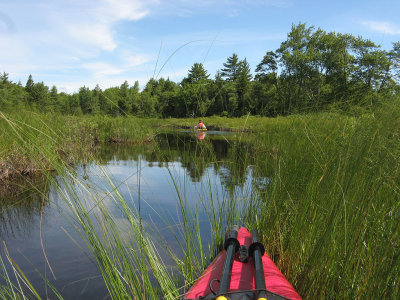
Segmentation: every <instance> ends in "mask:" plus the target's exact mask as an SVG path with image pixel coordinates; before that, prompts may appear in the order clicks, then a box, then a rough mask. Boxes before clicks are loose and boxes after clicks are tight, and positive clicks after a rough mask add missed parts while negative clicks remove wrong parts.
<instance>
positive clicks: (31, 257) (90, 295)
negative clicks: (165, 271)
mask: <svg viewBox="0 0 400 300" xmlns="http://www.w3.org/2000/svg"><path fill="white" fill-rule="evenodd" d="M235 142H237V137H236V136H235V134H232V133H221V132H207V133H206V134H203V133H200V135H199V134H197V135H195V134H194V133H193V132H181V133H174V134H172V133H170V134H162V135H160V136H159V137H158V138H157V144H156V145H147V146H140V147H139V146H132V145H128V146H127V145H123V146H122V145H108V146H102V147H101V148H99V149H98V151H97V152H96V153H95V159H94V160H93V161H92V162H90V163H87V164H85V165H81V166H78V167H77V168H76V173H77V176H78V178H80V181H81V182H82V183H83V184H84V185H85V187H88V188H89V189H90V190H91V192H93V193H95V194H96V195H97V197H103V196H105V193H106V191H109V190H111V187H110V185H109V184H108V183H107V179H106V177H105V174H107V176H109V178H111V180H112V182H113V183H114V184H115V185H116V186H118V191H119V192H120V194H121V195H122V196H123V197H124V199H128V202H129V203H130V205H131V206H132V207H136V208H138V207H139V206H140V214H141V216H142V218H143V220H144V222H148V223H149V224H150V223H151V224H155V225H156V226H157V227H158V230H159V231H160V232H161V233H163V234H164V233H165V235H168V232H169V231H168V230H164V229H165V226H166V224H165V222H163V221H162V220H161V218H160V215H161V216H162V218H164V220H165V219H167V221H168V223H169V224H177V223H179V218H180V216H179V213H178V204H177V192H176V191H175V188H174V182H175V184H176V185H177V187H178V189H179V190H180V192H181V193H182V194H183V195H184V197H185V199H187V206H188V209H189V211H190V210H195V209H196V208H197V209H199V207H201V205H199V202H198V201H197V200H198V199H199V198H202V199H207V197H209V195H207V193H210V191H209V189H210V188H209V187H212V191H211V192H212V193H213V195H215V196H214V197H216V198H218V197H221V198H223V197H224V195H226V193H227V191H230V192H231V193H232V192H233V193H243V194H246V189H249V182H250V181H251V180H250V179H249V178H251V177H252V169H251V167H249V166H248V164H250V163H251V162H249V161H246V160H241V161H243V166H238V165H237V164H236V165H235V164H232V160H235V155H239V156H240V155H241V154H240V153H236V152H237V151H236V152H235V153H233V152H232V145H233V144H234V143H235ZM167 167H168V168H167ZM258 182H259V183H260V184H263V185H265V184H267V183H268V182H267V181H266V179H265V178H264V179H263V178H262V177H260V178H258ZM21 184H23V183H22V182H21ZM25 184H26V182H25ZM32 184H33V185H34V186H35V188H30V189H21V190H20V191H18V193H17V194H16V195H7V193H2V198H3V199H2V201H1V214H0V218H1V219H0V236H1V238H2V240H3V241H4V242H5V244H6V246H7V248H8V250H9V252H10V255H11V257H12V258H13V259H14V260H15V261H16V262H17V263H18V265H19V267H20V268H21V269H22V270H23V272H24V273H25V275H26V276H27V277H28V278H29V279H30V280H31V282H32V283H33V285H34V286H35V288H36V289H37V290H38V291H39V293H40V294H41V295H46V294H47V293H49V295H50V298H52V299H53V298H54V296H52V294H51V292H49V291H48V290H46V288H45V284H44V283H43V279H42V278H41V277H40V276H39V275H38V272H40V273H41V274H42V275H44V276H46V278H48V279H49V280H50V282H51V283H52V284H53V285H54V286H55V287H56V288H57V290H58V291H59V292H60V293H61V294H62V296H63V297H64V298H66V299H103V298H107V295H108V293H107V290H106V287H105V285H104V283H103V280H102V278H101V276H100V274H99V271H98V270H97V267H96V265H95V263H94V262H93V259H92V258H91V256H90V254H88V253H87V251H86V250H85V249H86V248H85V246H84V244H83V242H82V240H81V238H80V237H79V235H78V234H77V233H76V231H75V230H74V229H73V228H72V226H71V223H70V221H69V220H70V218H69V217H68V211H69V209H68V207H67V206H66V205H65V201H64V200H63V199H61V198H60V196H59V192H57V190H56V189H55V187H54V184H49V183H47V182H46V181H45V180H44V179H42V180H41V179H36V182H33V183H32ZM204 193H205V194H204ZM84 197H85V193H82V198H84ZM139 199H140V201H139ZM104 201H105V205H106V206H107V207H109V208H110V211H112V212H113V213H114V215H115V216H117V217H118V214H119V212H118V210H117V209H115V208H113V206H112V203H107V201H110V200H107V197H104ZM108 205H109V206H108ZM199 211H200V212H199V217H200V226H201V228H202V229H203V232H206V233H207V232H210V231H209V230H207V228H208V227H209V226H210V225H209V222H208V218H207V215H206V214H205V212H202V210H201V209H200V210H199ZM166 238H167V239H168V236H166ZM207 238H210V237H207V236H206V237H205V240H206V239H207ZM72 239H75V240H76V243H78V244H79V245H80V246H81V247H79V246H78V245H77V244H76V243H75V242H74V241H72ZM171 245H172V247H174V244H173V243H172V244H171ZM175 246H176V245H175ZM176 247H177V246H176ZM2 248H4V246H3V245H2ZM3 253H4V251H3ZM44 253H45V254H46V255H44ZM3 258H4V254H3ZM53 274H54V275H53Z"/></svg>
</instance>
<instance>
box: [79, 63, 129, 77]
mask: <svg viewBox="0 0 400 300" xmlns="http://www.w3.org/2000/svg"><path fill="white" fill-rule="evenodd" d="M82 67H83V68H84V69H86V70H89V71H91V72H93V74H94V76H95V77H102V76H107V75H118V74H121V73H122V72H124V70H123V69H120V68H116V67H114V66H112V65H110V64H107V63H104V62H92V63H85V64H83V65H82Z"/></svg>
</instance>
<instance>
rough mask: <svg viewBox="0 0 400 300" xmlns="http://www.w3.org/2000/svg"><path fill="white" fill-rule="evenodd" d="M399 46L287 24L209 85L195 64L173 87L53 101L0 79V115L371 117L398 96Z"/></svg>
mask: <svg viewBox="0 0 400 300" xmlns="http://www.w3.org/2000/svg"><path fill="white" fill-rule="evenodd" d="M399 81H400V42H397V43H394V44H393V49H392V50H390V51H386V50H382V49H381V47H380V46H378V45H376V44H375V43H374V42H372V41H370V40H368V39H363V38H362V37H359V36H358V37H355V36H353V35H350V34H341V33H336V32H326V31H324V30H322V29H320V28H318V29H316V28H314V27H313V26H307V25H306V24H304V23H299V24H297V25H295V24H293V25H292V28H291V30H290V32H289V33H288V35H287V38H286V40H285V41H283V42H282V43H281V45H280V47H279V48H278V49H276V50H275V51H272V50H268V51H266V54H265V55H264V57H263V58H262V60H261V62H260V63H259V64H258V65H257V66H256V68H255V76H254V78H253V74H252V72H251V68H250V65H249V63H248V62H247V60H246V58H244V59H239V57H238V55H237V54H236V53H233V54H232V55H231V56H230V57H228V58H227V60H226V62H225V63H223V68H222V69H221V70H219V71H218V72H217V74H216V75H215V78H214V79H210V74H209V73H208V71H207V70H206V69H205V68H204V65H203V63H194V64H193V65H192V67H191V68H190V69H189V71H188V74H187V76H186V77H185V78H184V79H183V80H182V81H181V82H180V83H175V82H172V81H171V80H169V79H164V78H159V79H158V78H150V79H149V81H148V82H147V83H146V85H145V87H144V88H143V89H142V90H141V91H140V89H139V83H138V82H137V81H136V82H135V83H134V85H133V86H130V85H129V83H128V82H127V81H125V82H124V83H123V84H121V86H119V87H111V88H108V89H106V90H104V91H103V90H101V89H100V87H99V86H96V87H95V88H94V89H93V90H90V89H89V88H88V87H85V86H84V87H81V88H80V89H79V91H78V92H77V93H74V94H72V95H67V94H65V93H58V92H57V88H56V87H52V88H51V89H49V88H48V87H47V86H45V85H44V83H43V82H39V83H35V82H34V80H33V78H32V75H29V77H28V80H27V82H26V85H25V87H23V86H21V84H16V83H13V82H11V81H9V80H8V74H6V73H3V75H1V76H0V108H1V109H15V108H17V107H20V106H22V107H23V106H29V107H30V109H32V110H38V111H44V112H52V111H55V112H60V113H62V114H70V115H80V114H107V115H111V116H128V115H134V116H141V117H162V118H168V117H189V116H191V117H198V116H201V117H204V116H211V115H229V116H242V115H246V114H248V113H250V114H253V115H262V116H279V115H289V114H292V113H307V112H315V111H326V110H329V109H331V108H335V109H336V110H338V109H339V110H341V111H346V112H351V111H354V107H358V108H360V107H363V108H364V109H369V110H371V109H375V108H376V107H378V106H380V105H382V103H384V102H385V101H387V100H388V99H390V98H391V97H392V96H393V95H395V94H398V93H399V89H400V87H399Z"/></svg>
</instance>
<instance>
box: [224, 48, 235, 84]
mask: <svg viewBox="0 0 400 300" xmlns="http://www.w3.org/2000/svg"><path fill="white" fill-rule="evenodd" d="M224 67H225V68H223V69H222V70H221V76H222V77H223V78H225V80H226V81H236V79H237V76H238V71H239V58H238V56H237V54H236V53H233V54H232V56H230V57H228V59H227V61H226V63H224Z"/></svg>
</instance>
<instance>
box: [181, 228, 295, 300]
mask: <svg viewBox="0 0 400 300" xmlns="http://www.w3.org/2000/svg"><path fill="white" fill-rule="evenodd" d="M237 239H238V241H239V243H240V245H247V246H248V247H249V246H250V245H251V243H252V237H251V234H250V233H249V231H248V230H247V229H246V228H244V227H242V228H240V229H239V231H238V237H237ZM225 257H226V251H225V250H223V251H221V252H220V253H219V254H218V255H217V257H216V258H215V259H214V261H213V262H212V263H211V264H210V265H209V266H208V268H207V269H206V270H205V271H204V272H203V274H202V275H201V276H200V277H199V279H198V280H197V281H196V282H195V284H194V285H193V286H192V287H191V288H190V289H189V291H188V292H187V293H186V294H185V296H184V298H183V299H201V298H203V299H204V297H207V296H209V297H210V296H211V297H212V296H213V295H214V294H213V292H212V291H211V289H212V290H213V291H214V292H218V289H219V283H218V280H219V279H220V278H221V275H222V270H223V266H224V262H225ZM262 265H263V269H264V276H265V285H266V288H267V291H268V292H269V294H272V295H274V294H276V295H278V297H277V298H276V297H275V296H273V297H271V298H274V299H293V300H299V299H301V297H300V296H299V294H298V293H297V292H296V290H295V289H294V288H293V287H292V285H291V284H290V283H289V282H288V281H287V279H286V278H285V276H284V275H283V274H282V273H281V272H280V271H279V269H278V268H277V266H276V265H275V264H274V262H273V261H272V260H271V258H270V257H269V256H268V254H266V253H265V254H264V255H263V256H262ZM254 289H255V278H254V264H253V260H252V259H250V260H249V261H248V262H247V263H242V262H240V261H239V260H238V259H236V258H235V259H234V262H233V266H232V275H231V281H230V287H229V291H231V292H234V291H244V290H247V291H248V290H254ZM253 294H254V293H253ZM279 296H280V297H279ZM207 298H208V297H207ZM207 298H206V299H207ZM232 298H234V297H232ZM269 298H270V297H269ZM209 299H210V298H209ZM249 299H252V298H249Z"/></svg>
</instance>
